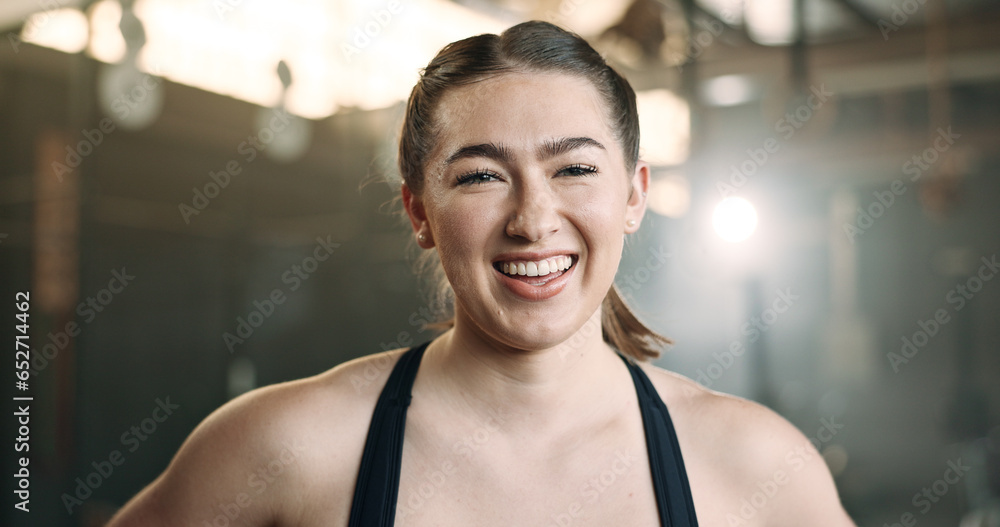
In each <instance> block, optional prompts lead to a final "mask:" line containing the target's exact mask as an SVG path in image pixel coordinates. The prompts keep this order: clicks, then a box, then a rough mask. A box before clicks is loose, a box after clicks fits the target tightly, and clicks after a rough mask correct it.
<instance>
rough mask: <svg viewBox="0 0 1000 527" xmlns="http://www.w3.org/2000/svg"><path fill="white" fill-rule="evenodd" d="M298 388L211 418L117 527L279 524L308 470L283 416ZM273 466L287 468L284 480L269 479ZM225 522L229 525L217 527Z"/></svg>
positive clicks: (262, 394) (249, 398)
mask: <svg viewBox="0 0 1000 527" xmlns="http://www.w3.org/2000/svg"><path fill="white" fill-rule="evenodd" d="M290 389H292V388H289V387H287V386H275V387H269V388H264V389H260V390H255V391H253V392H250V393H247V394H244V395H243V396H241V397H239V398H237V399H234V400H233V401H230V402H229V403H227V404H225V405H224V406H222V407H221V408H219V409H218V410H216V411H215V412H213V413H212V414H211V415H209V416H208V417H207V418H206V419H205V420H204V421H203V422H202V423H201V424H200V425H198V427H197V428H195V430H194V432H192V433H191V435H190V436H189V437H188V439H187V440H186V441H185V442H184V444H183V445H182V446H181V448H180V450H179V451H178V452H177V454H176V456H175V457H174V459H173V461H171V463H170V465H169V466H168V467H167V469H166V470H165V471H164V472H163V474H161V475H160V476H159V477H158V478H156V480H155V481H153V482H152V483H150V484H149V486H147V487H146V488H145V489H143V490H142V491H141V492H140V493H139V494H137V495H136V496H135V497H134V498H133V499H132V500H131V501H129V503H128V504H126V505H125V507H123V508H122V510H121V511H119V513H118V514H117V515H116V516H115V517H114V518H113V519H112V520H111V522H110V524H109V527H132V526H136V527H140V526H141V527H158V526H179V525H191V526H202V525H212V524H218V525H223V524H227V525H248V526H252V525H262V526H263V525H273V524H274V523H275V522H276V521H277V520H278V519H279V516H280V515H281V512H282V511H281V510H280V509H279V507H280V504H281V503H283V501H284V499H283V498H285V497H286V494H288V492H289V491H291V490H292V489H293V488H294V487H295V484H296V480H297V474H299V473H300V470H297V467H296V465H306V464H308V463H307V462H306V463H302V459H301V457H302V456H303V455H304V454H303V452H294V451H293V450H295V445H294V442H291V441H290V438H289V437H288V436H289V434H288V431H289V430H290V429H292V428H294V426H295V425H294V423H289V422H288V421H289V420H288V419H281V418H280V417H279V416H281V415H282V414H281V412H280V407H281V406H282V401H285V403H287V402H288V401H287V396H286V395H287V394H282V392H287V391H289V390H290ZM283 427H284V428H283ZM288 445H291V447H289V446H288ZM297 457H298V459H296V458H297ZM296 461H298V462H299V463H296ZM272 462H273V463H279V464H280V467H281V468H282V473H281V474H280V478H275V477H271V475H270V474H268V473H267V470H268V466H269V465H270V464H271V463H272ZM273 466H278V465H273ZM262 469H263V472H261V470H262ZM220 515H221V516H223V517H225V518H227V519H228V521H221V520H220V521H219V522H218V523H213V522H214V520H215V519H216V518H218V517H219V516H220Z"/></svg>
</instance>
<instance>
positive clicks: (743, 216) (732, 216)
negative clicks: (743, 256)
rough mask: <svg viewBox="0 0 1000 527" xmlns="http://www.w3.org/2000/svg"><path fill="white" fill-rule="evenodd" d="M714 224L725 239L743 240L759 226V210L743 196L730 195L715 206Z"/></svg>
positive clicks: (732, 240)
mask: <svg viewBox="0 0 1000 527" xmlns="http://www.w3.org/2000/svg"><path fill="white" fill-rule="evenodd" d="M712 226H714V227H715V232H716V233H718V234H719V236H721V237H722V239H723V240H726V241H730V242H739V241H743V240H745V239H747V238H749V237H750V235H751V234H753V231H754V229H756V228H757V211H756V210H755V209H754V207H753V205H751V204H750V202H749V201H747V200H745V199H743V198H737V197H729V198H726V199H724V200H722V202H720V203H719V204H718V205H716V207H715V213H714V214H712Z"/></svg>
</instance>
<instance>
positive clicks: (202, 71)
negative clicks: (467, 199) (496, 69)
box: [21, 0, 507, 119]
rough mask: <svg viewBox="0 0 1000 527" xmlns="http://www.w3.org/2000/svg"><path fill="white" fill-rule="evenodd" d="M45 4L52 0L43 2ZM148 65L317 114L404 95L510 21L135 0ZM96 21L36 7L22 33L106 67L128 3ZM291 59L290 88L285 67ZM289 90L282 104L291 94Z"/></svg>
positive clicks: (366, 7) (331, 7) (103, 2)
mask: <svg viewBox="0 0 1000 527" xmlns="http://www.w3.org/2000/svg"><path fill="white" fill-rule="evenodd" d="M43 3H44V2H43ZM133 9H134V12H135V15H136V16H137V17H138V18H139V20H140V21H141V22H142V26H143V29H144V32H145V36H146V43H145V46H143V47H142V50H141V51H140V52H139V55H138V58H137V65H138V67H139V69H140V70H141V71H143V72H146V73H152V74H154V75H156V76H158V77H163V78H166V79H169V80H171V81H173V82H177V83H180V84H186V85H188V86H194V87H196V88H200V89H203V90H208V91H211V92H215V93H219V94H223V95H229V96H231V97H234V98H237V99H240V100H244V101H248V102H251V103H254V104H258V105H260V106H263V107H275V106H276V105H278V104H280V103H282V102H284V104H285V108H287V109H288V110H289V111H291V112H292V113H295V114H297V115H300V116H303V117H308V118H312V119H322V118H325V117H327V116H329V115H331V114H333V113H334V112H336V111H337V110H338V109H340V108H345V107H351V108H359V109H362V110H372V109H377V108H385V107H389V106H392V105H393V104H395V103H397V102H399V101H402V100H406V98H407V97H408V96H409V94H410V89H412V87H413V85H414V84H415V83H416V81H417V79H418V74H419V71H420V68H422V67H424V66H425V65H426V64H427V62H428V61H430V59H431V58H433V57H434V55H435V54H436V53H437V51H438V50H440V49H441V48H442V47H444V46H445V45H446V44H448V43H449V42H452V41H455V40H458V39H461V38H465V37H468V36H470V35H476V34H480V33H499V32H501V31H503V30H504V29H505V28H506V26H507V23H506V22H505V21H501V20H497V19H495V18H493V17H491V16H488V15H484V14H482V13H479V12H477V11H475V10H473V9H470V8H467V7H463V6H461V5H458V4H456V3H454V2H451V1H449V0H405V1H395V0H393V1H390V2H385V1H383V0H359V1H356V2H325V1H317V0H287V1H285V2H276V1H273V0H240V1H239V2H233V1H229V2H223V1H221V0H220V1H218V2H207V1H205V0H136V1H135V3H134V8H133ZM88 13H89V16H90V23H89V31H88V21H87V17H85V16H84V15H83V14H82V13H81V12H79V11H76V10H71V9H59V10H50V11H45V12H41V13H37V14H35V15H32V17H30V18H29V19H28V21H27V22H26V23H25V27H24V30H23V36H22V37H21V38H22V40H24V41H26V42H32V43H35V44H38V45H41V46H46V47H51V48H56V49H59V50H62V51H67V52H71V53H76V52H79V51H81V50H82V49H84V47H86V46H87V44H88V42H89V48H88V53H89V54H90V55H91V56H93V57H94V58H95V59H97V60H100V61H102V62H106V63H117V62H121V61H122V60H123V59H124V58H125V55H126V52H127V50H126V46H125V41H124V40H123V38H122V35H121V30H120V29H119V27H118V24H119V21H120V20H121V13H122V9H121V3H120V2H118V1H114V0H98V1H97V2H95V3H94V4H92V6H91V8H90V9H89V10H88ZM282 60H283V61H285V62H286V63H287V64H288V65H289V67H290V69H291V71H292V78H293V82H292V85H291V87H290V88H289V90H288V92H287V93H284V94H283V92H282V85H281V83H280V82H279V80H278V78H277V75H275V67H276V66H277V64H278V62H279V61H282ZM282 95H284V100H282Z"/></svg>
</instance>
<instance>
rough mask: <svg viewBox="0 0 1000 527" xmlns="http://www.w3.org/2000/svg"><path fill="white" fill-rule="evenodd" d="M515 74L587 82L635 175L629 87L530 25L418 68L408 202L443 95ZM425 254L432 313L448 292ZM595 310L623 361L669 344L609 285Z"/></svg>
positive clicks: (419, 186)
mask: <svg viewBox="0 0 1000 527" xmlns="http://www.w3.org/2000/svg"><path fill="white" fill-rule="evenodd" d="M515 71H516V72H557V73H566V74H570V75H575V76H578V77H582V78H585V79H587V80H588V81H590V82H591V83H592V84H593V86H594V87H595V88H596V89H597V92H598V94H599V95H600V97H601V99H602V100H603V101H604V103H605V106H606V109H607V111H608V116H609V117H610V119H611V124H612V129H613V131H614V134H615V139H616V140H617V141H618V142H619V144H620V145H621V147H622V152H623V154H624V157H625V168H626V170H627V172H628V173H632V172H633V171H634V170H635V166H636V163H637V162H638V160H639V114H638V111H637V110H636V105H635V92H634V91H633V90H632V87H631V86H630V85H629V83H628V81H626V80H625V78H624V77H622V76H621V75H620V74H619V73H618V72H617V71H615V70H614V69H613V68H611V66H609V65H608V64H607V63H606V62H605V61H604V59H603V58H602V57H601V55H600V54H599V53H597V51H595V50H594V48H592V47H591V46H590V44H588V43H587V41H585V40H584V39H583V38H581V37H580V36H579V35H576V34H575V33H571V32H569V31H566V30H564V29H561V28H559V27H557V26H555V25H552V24H550V23H548V22H540V21H531V22H524V23H522V24H518V25H516V26H513V27H511V28H509V29H507V30H506V31H504V32H503V33H502V34H500V35H493V34H484V35H478V36H475V37H470V38H467V39H464V40H459V41H457V42H452V43H451V44H448V45H447V46H445V47H444V48H443V49H442V50H441V51H440V52H439V53H438V54H437V56H436V57H434V59H433V60H431V62H430V64H428V65H427V67H426V68H424V69H423V71H422V72H421V75H420V80H419V81H418V82H417V84H416V86H414V87H413V91H412V92H411V93H410V98H409V101H408V102H407V105H406V115H405V120H404V122H403V129H402V135H401V137H400V140H399V171H400V175H401V176H402V178H403V182H404V183H405V184H406V186H407V187H409V189H410V191H411V192H412V193H413V194H414V195H417V196H419V195H420V194H421V193H422V192H423V183H424V181H423V179H424V174H423V168H424V167H423V163H424V159H425V158H426V157H427V155H428V153H429V152H430V150H431V148H432V147H433V145H434V142H435V139H436V130H435V128H434V123H433V122H432V117H433V114H434V110H435V109H436V106H437V104H438V103H439V101H440V100H441V97H442V95H444V93H445V92H446V91H447V90H448V89H450V88H453V87H455V86H462V85H466V84H471V83H475V82H478V81H481V80H484V79H487V78H490V77H494V76H497V75H502V74H504V73H508V72H515ZM424 254H429V255H430V256H422V259H421V261H420V265H421V266H422V267H424V268H431V269H433V272H434V274H435V275H436V277H437V278H438V283H439V284H440V287H439V289H438V291H437V292H436V295H435V296H434V299H433V303H434V305H435V306H438V307H440V306H444V305H448V304H449V303H450V301H451V295H452V294H453V293H452V291H451V287H450V286H449V284H448V282H447V279H446V278H445V277H444V273H443V272H442V269H441V267H440V265H439V264H438V260H437V259H436V256H437V251H426V252H425V253H424ZM601 309H602V319H601V332H602V335H603V338H604V341H605V342H607V343H608V344H610V345H611V346H613V347H615V348H617V349H618V350H619V351H621V352H622V353H623V354H625V355H627V356H630V357H632V358H634V359H637V360H647V359H650V358H656V357H658V356H659V355H660V348H661V347H662V346H664V345H666V344H670V343H671V341H670V339H668V338H666V337H664V336H662V335H660V334H658V333H656V332H655V331H653V330H651V329H649V328H647V327H646V326H645V325H644V324H643V323H642V322H640V321H639V319H638V318H636V316H635V314H633V313H632V310H631V309H629V307H628V305H626V304H625V301H624V300H622V298H621V295H620V294H619V293H618V288H617V287H616V286H615V285H614V284H612V286H611V288H610V289H609V290H608V293H607V296H605V298H604V301H603V302H602V304H601ZM453 325H454V318H453V317H452V318H449V319H447V320H445V321H443V322H438V323H434V324H430V326H431V327H436V328H448V327H451V326H453Z"/></svg>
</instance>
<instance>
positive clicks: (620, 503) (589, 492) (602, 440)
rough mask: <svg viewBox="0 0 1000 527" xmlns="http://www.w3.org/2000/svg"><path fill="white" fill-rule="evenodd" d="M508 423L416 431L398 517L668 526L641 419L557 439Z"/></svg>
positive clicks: (409, 442)
mask: <svg viewBox="0 0 1000 527" xmlns="http://www.w3.org/2000/svg"><path fill="white" fill-rule="evenodd" d="M501 425H502V423H499V422H494V423H490V422H489V421H487V422H484V423H481V424H480V426H478V427H474V428H471V429H467V430H464V431H462V432H461V433H454V432H452V433H442V432H441V431H437V430H434V429H433V427H430V428H427V427H424V426H419V425H418V426H414V427H413V430H412V431H411V430H408V431H407V437H406V439H404V446H403V461H402V464H401V467H400V483H399V495H398V499H397V502H396V525H399V526H402V525H405V526H424V525H438V526H445V525H463V526H464V525H483V526H494V525H495V526H501V525H503V526H509V525H537V526H546V527H547V526H555V527H564V526H569V525H573V526H588V525H595V526H596V525H635V526H650V527H652V526H657V525H659V519H658V509H657V503H656V498H655V492H654V490H653V485H652V477H651V475H650V468H649V459H648V454H647V450H646V444H645V437H644V436H643V433H642V423H641V418H640V420H639V421H637V422H632V420H631V419H629V418H624V423H616V424H615V426H608V427H602V428H601V429H596V430H592V431H591V433H589V434H582V433H581V434H570V435H569V436H567V437H563V438H561V439H557V440H555V441H551V442H546V441H544V440H542V439H540V437H541V434H538V435H535V434H524V435H522V436H521V437H518V436H510V435H507V434H505V433H504V432H503V431H502V426H501Z"/></svg>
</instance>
